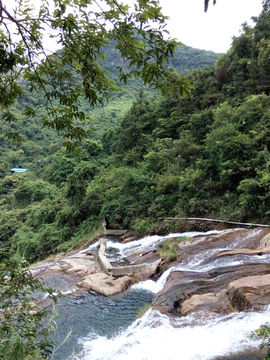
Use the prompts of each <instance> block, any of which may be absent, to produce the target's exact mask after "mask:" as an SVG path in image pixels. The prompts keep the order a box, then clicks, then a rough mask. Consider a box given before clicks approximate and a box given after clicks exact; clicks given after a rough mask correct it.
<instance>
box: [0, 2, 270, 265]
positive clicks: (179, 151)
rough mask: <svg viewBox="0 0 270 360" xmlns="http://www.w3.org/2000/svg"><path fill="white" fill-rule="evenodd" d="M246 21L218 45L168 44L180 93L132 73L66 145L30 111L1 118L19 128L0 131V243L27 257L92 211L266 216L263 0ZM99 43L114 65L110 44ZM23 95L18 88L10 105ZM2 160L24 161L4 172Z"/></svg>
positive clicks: (59, 242) (113, 222) (112, 217)
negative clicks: (76, 141) (69, 147)
mask: <svg viewBox="0 0 270 360" xmlns="http://www.w3.org/2000/svg"><path fill="white" fill-rule="evenodd" d="M253 21H254V25H255V26H254V27H250V26H248V25H247V24H243V26H242V32H241V35H240V36H238V37H235V38H234V39H233V41H232V46H231V48H230V50H229V51H228V53H226V54H222V55H221V56H219V55H220V54H214V53H212V52H202V51H200V50H196V49H192V48H189V47H184V48H183V49H181V50H180V51H179V52H177V53H176V54H175V56H174V59H173V60H172V61H171V63H170V64H169V65H170V67H169V68H168V71H170V73H171V78H170V80H168V81H171V82H173V81H174V80H173V79H174V76H175V78H176V76H177V73H180V74H181V73H186V74H187V78H188V80H189V81H190V83H191V84H192V85H193V86H194V89H192V90H190V96H180V95H179V93H175V94H163V95H162V94H161V95H160V94H158V93H156V92H155V91H154V90H150V89H149V88H146V87H144V88H143V83H142V82H140V80H138V79H135V80H131V81H130V82H129V83H127V85H126V87H125V89H124V90H125V91H124V92H120V93H116V95H111V101H110V102H109V103H108V104H107V105H99V106H98V107H97V108H95V109H94V110H91V109H90V108H89V115H90V116H91V117H92V118H94V119H95V122H94V123H89V124H88V125H85V127H86V129H87V130H91V132H92V133H91V135H90V136H89V137H88V138H87V139H85V140H83V141H82V143H81V145H80V151H79V152H77V153H74V152H67V151H66V150H65V149H64V148H62V147H61V145H62V138H61V137H60V136H57V135H56V133H55V132H54V131H53V130H52V129H44V128H42V125H41V124H40V122H39V119H38V118H36V119H33V120H29V119H28V120H27V119H23V118H22V119H21V121H18V122H10V123H6V122H5V121H4V120H1V126H2V129H3V130H4V131H6V132H9V131H19V132H20V133H21V135H22V138H23V140H24V141H23V142H22V144H20V145H18V144H12V143H11V141H10V140H8V139H7V138H6V137H5V136H4V132H3V133H2V135H1V137H0V139H1V166H0V174H1V180H0V192H1V200H0V209H1V218H0V234H1V235H0V241H1V247H2V248H5V247H9V248H10V252H11V253H13V254H15V253H16V254H18V255H20V256H24V257H25V258H26V259H27V260H28V261H29V262H30V263H31V262H34V261H36V260H38V259H44V258H45V257H46V256H48V255H49V254H52V253H55V252H66V251H68V250H69V249H71V248H75V247H78V246H80V245H81V244H82V243H84V242H87V241H89V238H90V237H91V234H93V233H94V232H95V231H98V229H99V228H100V223H101V220H102V219H103V218H106V220H107V222H108V223H109V225H110V227H112V228H116V229H122V228H128V229H132V230H134V231H135V232H136V233H137V234H138V235H145V234H151V233H155V232H156V231H157V230H158V228H159V226H160V224H161V223H162V222H164V221H165V226H167V230H168V231H169V230H173V224H172V223H171V222H169V221H167V222H166V219H167V218H168V217H191V216H195V217H211V218H219V219H223V220H233V221H249V222H255V221H256V222H258V221H260V222H262V223H265V224H267V223H269V215H270V193H269V182H270V172H269V164H270V155H269V146H270V143H269V104H270V98H269V91H270V85H269V84H270V71H269V66H268V64H269V56H270V31H269V30H270V11H269V2H268V1H265V2H264V5H263V11H262V13H261V15H260V16H259V17H254V18H253ZM106 52H107V53H106V55H107V60H108V61H107V62H106V66H108V70H109V71H111V72H112V73H113V69H114V62H113V60H114V59H115V56H116V55H115V51H114V49H113V48H108V47H107V48H106ZM33 96H34V95H33V94H32V93H30V92H27V90H26V92H25V96H24V97H23V98H21V99H20V100H19V101H18V103H17V104H15V105H14V106H13V111H14V112H15V113H16V114H17V117H20V114H21V106H22V104H23V103H24V104H25V103H31V102H35V101H36V100H35V99H34V98H33ZM83 106H85V109H86V110H87V106H88V105H87V102H85V104H84V103H83ZM13 167H22V168H28V171H27V172H26V173H15V174H13V175H12V174H11V173H10V169H11V168H13ZM10 189H11V190H13V194H12V195H7V191H8V190H10Z"/></svg>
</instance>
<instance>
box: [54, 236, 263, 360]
mask: <svg viewBox="0 0 270 360" xmlns="http://www.w3.org/2000/svg"><path fill="white" fill-rule="evenodd" d="M209 233H210V232H209ZM211 233H213V232H211ZM215 233H219V232H218V231H216V232H215ZM200 234H203V233H197V232H193V233H183V234H170V235H167V236H163V237H162V236H148V237H145V238H143V239H140V240H137V241H134V242H132V243H127V244H121V243H117V242H115V241H112V240H108V242H107V246H108V248H109V249H110V248H113V249H115V252H116V253H117V254H120V255H121V256H123V257H128V256H129V255H131V254H133V253H138V252H140V253H146V252H148V251H153V250H155V249H156V248H157V246H158V244H159V243H160V242H162V241H164V240H165V239H167V238H171V237H173V236H175V237H178V236H194V235H200ZM247 236H249V233H248V232H247ZM239 241H240V240H239V239H237V238H236V239H235V242H234V243H232V244H231V245H229V246H227V247H224V248H222V249H213V250H211V251H205V252H201V253H200V254H197V255H194V256H192V255H191V256H189V257H188V258H186V259H185V260H184V261H183V262H182V263H181V264H179V265H177V266H175V267H174V268H170V269H169V270H167V271H166V272H165V273H164V274H163V275H162V276H161V277H160V278H159V279H158V280H157V281H156V282H154V281H152V280H146V281H143V282H141V283H138V284H135V285H133V286H132V287H131V288H130V289H129V290H128V291H126V292H125V293H124V294H121V295H118V296H114V297H112V298H106V297H103V296H100V295H98V294H95V293H93V292H89V293H85V294H82V295H77V296H66V297H65V298H63V299H61V300H60V303H59V305H58V309H59V310H58V316H57V319H56V321H57V322H58V327H59V338H60V340H62V339H63V338H64V336H65V333H67V332H68V330H69V329H71V330H72V335H71V336H70V338H69V340H68V341H67V342H66V343H65V344H64V345H63V346H62V347H61V348H60V349H59V351H58V352H57V353H56V355H55V356H54V359H55V360H67V359H69V358H71V357H72V356H75V357H74V359H77V360H124V359H125V360H126V359H128V360H133V359H134V360H135V359H136V360H179V359H183V360H193V359H194V360H195V359H196V360H217V359H225V358H226V359H227V358H230V359H240V358H239V357H238V354H241V353H245V352H246V351H247V350H250V349H257V348H258V345H259V342H260V341H259V340H258V339H257V338H256V337H253V338H251V333H252V331H254V330H255V329H257V328H258V327H259V326H260V325H261V324H263V323H265V322H267V321H269V322H270V306H269V307H266V308H265V309H264V310H263V311H261V312H252V311H249V312H241V313H231V314H229V315H217V314H216V315H215V314H212V315H209V314H208V315H206V314H203V313H200V314H198V313H195V314H192V315H188V316H186V317H180V316H177V315H169V316H168V315H164V314H161V313H159V312H158V311H155V310H152V309H150V310H148V311H147V312H146V313H145V314H144V315H143V316H142V317H141V318H140V319H137V320H136V315H137V313H138V311H139V310H140V309H141V308H142V307H143V306H144V305H145V304H150V303H151V301H152V299H153V297H154V295H155V294H156V293H157V292H159V291H160V290H161V289H162V288H163V287H164V285H165V283H166V279H167V277H168V276H169V274H170V272H171V271H172V270H173V271H185V270H189V271H196V272H200V271H202V272H203V271H207V270H210V269H214V268H216V267H218V268H220V267H223V266H228V265H230V266H237V265H239V264H247V263H252V264H254V263H269V261H270V255H268V254H267V255H262V256H258V255H253V256H247V255H235V256H224V257H220V258H216V259H215V260H213V261H212V260H211V258H212V257H213V255H214V254H215V253H217V252H218V251H220V250H232V249H235V248H237V247H239V245H241V244H239ZM241 241H244V240H243V239H242V240H241ZM109 252H110V250H109ZM76 354H78V355H76ZM261 357H262V356H260V355H257V354H256V355H253V356H252V357H248V356H247V357H245V356H244V357H241V359H254V360H255V359H256V360H257V359H260V358H261Z"/></svg>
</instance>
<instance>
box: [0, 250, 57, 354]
mask: <svg viewBox="0 0 270 360" xmlns="http://www.w3.org/2000/svg"><path fill="white" fill-rule="evenodd" d="M2 255H3V254H2ZM26 265H27V263H26V261H25V260H24V259H23V260H17V259H16V258H10V257H7V256H6V258H5V259H4V260H2V261H1V263H0V284H1V285H0V359H1V360H21V359H25V358H26V357H27V356H28V359H30V358H32V357H33V358H34V359H36V358H39V357H42V358H47V357H48V356H49V355H50V354H51V353H52V351H53V343H52V340H51V338H50V335H51V334H52V333H53V332H54V322H53V320H52V318H51V319H49V317H50V316H51V315H52V312H51V311H50V310H48V309H46V308H45V309H41V308H40V307H39V305H38V303H37V299H36V297H35V296H34V295H36V296H37V293H40V292H41V293H42V294H44V293H46V294H48V296H49V297H50V298H52V299H53V301H54V302H55V301H56V296H55V293H54V292H53V289H51V288H47V287H46V286H45V285H44V284H42V283H41V282H40V280H39V279H36V278H34V277H33V276H32V275H31V272H30V271H29V270H27V269H24V268H23V267H25V266H26ZM57 295H58V294H57ZM48 319H49V320H48ZM29 356H30V357H29Z"/></svg>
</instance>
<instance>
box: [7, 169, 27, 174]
mask: <svg viewBox="0 0 270 360" xmlns="http://www.w3.org/2000/svg"><path fill="white" fill-rule="evenodd" d="M27 170H28V169H22V168H12V169H10V171H11V172H12V173H14V172H26V171H27Z"/></svg>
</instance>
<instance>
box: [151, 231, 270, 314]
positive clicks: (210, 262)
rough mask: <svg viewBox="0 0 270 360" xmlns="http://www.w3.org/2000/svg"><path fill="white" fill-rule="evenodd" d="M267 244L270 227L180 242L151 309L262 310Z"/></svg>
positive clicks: (267, 285) (269, 262) (269, 272)
mask: <svg viewBox="0 0 270 360" xmlns="http://www.w3.org/2000/svg"><path fill="white" fill-rule="evenodd" d="M269 244H270V229H255V230H249V231H247V230H229V231H226V232H222V233H219V234H213V235H209V236H198V237H194V238H192V239H191V240H189V241H186V242H184V243H180V244H179V246H178V248H179V256H178V257H177V260H176V261H175V262H174V263H173V266H174V269H175V270H172V271H171V272H170V274H169V276H168V278H167V281H166V284H165V286H164V287H163V289H162V290H161V291H160V292H159V293H158V294H157V295H156V296H155V298H154V300H153V307H154V309H156V310H159V311H161V312H164V313H166V312H172V311H175V310H177V312H178V313H180V314H181V315H182V316H186V315H188V314H191V313H194V312H199V311H204V312H210V313H211V312H212V313H221V314H228V313H230V312H232V311H243V310H250V309H255V310H260V309H262V308H263V307H264V306H265V305H268V304H270V256H269V255H268V254H269ZM267 256H268V258H267Z"/></svg>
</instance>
